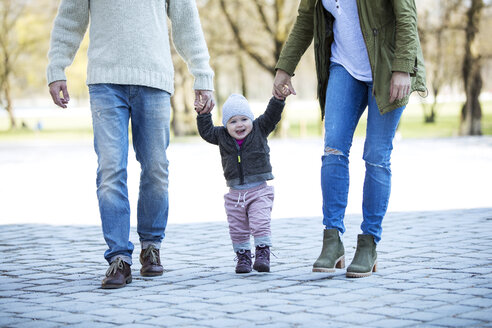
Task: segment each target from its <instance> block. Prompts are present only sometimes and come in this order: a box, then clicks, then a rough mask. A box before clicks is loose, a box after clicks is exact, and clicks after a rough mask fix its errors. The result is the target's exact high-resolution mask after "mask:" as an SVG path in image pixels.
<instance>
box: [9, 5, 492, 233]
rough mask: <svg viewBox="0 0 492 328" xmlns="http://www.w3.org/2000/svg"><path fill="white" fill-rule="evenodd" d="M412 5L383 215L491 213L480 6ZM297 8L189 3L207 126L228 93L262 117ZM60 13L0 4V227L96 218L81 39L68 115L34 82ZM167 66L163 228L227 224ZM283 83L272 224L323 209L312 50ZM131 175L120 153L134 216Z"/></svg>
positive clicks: (357, 193)
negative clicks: (414, 15) (412, 43)
mask: <svg viewBox="0 0 492 328" xmlns="http://www.w3.org/2000/svg"><path fill="white" fill-rule="evenodd" d="M416 3H417V9H418V30H419V34H420V39H421V43H422V48H423V51H424V57H425V64H426V71H427V89H428V95H427V96H426V97H421V96H422V95H419V94H417V93H414V94H412V96H411V99H410V104H409V105H408V106H407V108H406V110H405V112H404V115H403V117H402V120H401V122H400V125H399V128H398V132H397V136H396V139H395V151H394V153H393V177H394V179H393V181H394V184H393V186H394V187H393V194H392V200H391V201H390V207H389V211H416V210H441V209H454V208H479V207H490V205H492V201H490V197H489V194H490V193H489V192H488V191H487V188H488V186H490V184H491V183H492V181H491V180H492V177H491V175H490V173H489V172H490V169H489V168H488V166H490V164H491V163H492V160H491V159H492V158H491V157H492V154H491V152H490V137H487V136H488V135H492V80H491V79H490V78H489V76H490V72H491V70H492V60H491V59H492V42H490V33H489V29H490V28H489V26H490V24H491V23H492V9H491V2H490V1H483V0H465V1H464V0H435V1H424V0H418V1H416ZM298 4H299V1H294V0H255V1H253V0H243V1H232V0H208V1H207V0H198V1H197V5H198V8H199V11H200V18H201V22H202V27H203V30H204V34H205V38H206V41H207V44H208V48H209V52H210V57H211V59H210V64H211V66H212V68H213V69H214V71H215V97H216V100H217V106H216V108H215V109H214V112H213V114H214V119H215V121H216V124H220V121H221V120H220V113H221V106H222V103H223V102H224V101H225V99H226V98H227V96H228V95H229V94H230V93H232V92H238V93H242V94H244V95H246V97H247V98H248V99H249V100H250V102H251V105H252V108H253V111H254V112H255V114H256V115H258V114H260V113H261V112H262V111H263V110H264V108H265V106H266V103H267V102H268V99H269V98H270V97H271V88H272V81H273V76H274V66H275V63H276V59H277V58H278V55H279V53H280V51H281V48H282V45H283V43H284V42H285V40H286V38H287V36H288V32H289V30H290V28H291V27H292V24H293V23H294V21H295V18H296V16H297V6H298ZM58 5H59V1H49V0H38V1H29V0H1V1H0V148H1V149H0V162H1V163H0V164H1V167H2V168H1V173H0V184H1V185H2V188H0V203H2V205H1V208H2V210H1V212H0V224H8V223H23V222H27V223H30V222H34V223H48V222H49V223H56V224H96V225H97V224H99V215H98V209H97V199H96V195H95V171H96V157H95V154H94V151H93V149H92V126H91V114H90V109H89V102H88V90H87V86H86V85H85V79H86V67H87V56H86V53H87V47H88V42H89V36H88V33H87V35H86V36H85V38H84V40H83V42H82V44H81V46H80V49H79V51H78V52H77V55H76V57H75V59H74V62H73V64H72V65H71V66H70V67H69V68H67V70H66V71H67V77H68V88H69V92H70V98H71V100H70V104H69V108H68V109H59V108H56V106H55V105H54V104H53V102H52V100H51V98H50V97H49V94H48V88H47V85H46V77H45V76H46V74H45V71H46V65H47V52H48V48H49V37H50V32H51V28H52V24H53V20H54V17H55V15H56V11H57V8H58ZM173 60H174V66H175V87H176V92H175V94H174V96H173V97H172V122H171V130H172V140H171V146H170V148H169V157H170V161H171V164H170V165H171V166H170V197H171V205H170V206H171V207H170V223H185V222H197V221H211V220H217V221H225V215H224V210H223V205H222V202H223V201H222V194H223V193H224V192H225V191H226V188H225V183H224V179H223V176H222V171H221V166H220V158H219V153H218V149H216V148H215V147H214V146H212V145H208V144H207V143H205V142H204V141H202V140H201V139H200V138H199V137H198V136H197V130H196V123H195V115H196V114H195V112H194V110H193V97H194V93H193V91H192V85H193V77H192V76H191V75H190V74H189V72H188V70H187V66H186V63H184V62H183V60H182V59H181V58H180V57H179V55H177V53H175V52H173ZM293 85H294V87H295V88H296V91H297V96H291V97H289V98H288V100H287V106H286V109H285V111H284V113H283V119H282V121H281V124H280V125H279V127H278V129H277V131H276V132H275V135H274V136H272V137H271V140H270V144H271V148H272V154H271V156H272V162H273V167H274V174H275V177H276V179H275V181H274V184H275V188H276V202H275V207H274V211H273V214H272V215H273V218H286V217H314V216H320V215H321V205H320V204H321V192H320V186H319V168H320V157H321V155H322V133H323V129H322V122H321V117H320V110H319V105H318V102H317V99H316V78H315V68H314V54H313V49H312V45H311V47H310V48H309V49H308V50H307V52H306V54H305V55H304V56H303V58H302V60H301V62H300V64H299V66H298V68H297V70H296V75H295V76H294V77H293ZM424 96H425V95H424ZM364 134H365V116H363V117H362V118H361V121H360V124H359V126H358V128H357V131H356V138H355V141H354V146H353V149H352V153H351V164H350V170H351V187H350V195H349V206H348V208H347V213H360V212H361V198H362V193H361V190H362V183H363V173H364V167H363V165H364V164H363V161H362V160H361V157H362V147H363V136H364ZM470 138H471V139H470ZM484 149H485V151H484ZM130 150H131V147H130ZM451 163H452V165H451ZM138 176H139V167H138V163H137V162H136V161H135V156H134V154H133V153H132V152H130V158H129V182H128V183H129V189H130V201H131V205H132V208H136V207H135V205H136V201H137V198H138ZM409 194H410V195H411V197H410V198H409V197H408V195H409ZM135 212H136V211H133V213H132V225H134V224H136V218H135Z"/></svg>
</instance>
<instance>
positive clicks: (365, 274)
mask: <svg viewBox="0 0 492 328" xmlns="http://www.w3.org/2000/svg"><path fill="white" fill-rule="evenodd" d="M373 272H377V262H376V263H374V265H373V267H372V270H371V271H369V272H350V271H347V273H346V274H345V276H346V277H347V278H364V277H369V276H371V275H372V273H373Z"/></svg>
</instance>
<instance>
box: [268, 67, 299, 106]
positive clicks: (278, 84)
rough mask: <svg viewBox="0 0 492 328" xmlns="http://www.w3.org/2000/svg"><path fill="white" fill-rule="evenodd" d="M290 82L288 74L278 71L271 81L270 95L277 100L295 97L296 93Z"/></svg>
mask: <svg viewBox="0 0 492 328" xmlns="http://www.w3.org/2000/svg"><path fill="white" fill-rule="evenodd" d="M290 80H291V76H290V75H289V73H287V72H286V71H283V70H281V69H278V70H277V73H276V74H275V79H274V80H273V90H272V95H273V96H274V97H276V98H279V99H285V98H286V97H287V96H289V95H295V94H296V91H295V90H294V87H293V86H292V83H291V81H290Z"/></svg>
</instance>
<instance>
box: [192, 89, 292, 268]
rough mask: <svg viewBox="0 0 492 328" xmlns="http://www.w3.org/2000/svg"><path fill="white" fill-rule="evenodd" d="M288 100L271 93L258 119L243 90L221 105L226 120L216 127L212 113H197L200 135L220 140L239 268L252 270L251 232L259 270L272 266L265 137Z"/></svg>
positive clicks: (215, 141)
mask: <svg viewBox="0 0 492 328" xmlns="http://www.w3.org/2000/svg"><path fill="white" fill-rule="evenodd" d="M284 105H285V101H284V100H283V99H277V98H275V97H272V99H271V100H270V103H269V104H268V107H267V109H266V110H265V113H264V114H263V115H261V116H259V117H258V118H257V119H256V120H255V119H254V115H253V112H252V111H251V109H250V107H249V104H248V101H247V100H246V98H244V96H242V95H238V94H232V95H231V96H229V98H228V99H227V100H226V102H225V103H224V106H223V107H222V124H223V125H224V126H220V127H214V125H213V123H212V117H211V114H200V115H198V116H197V124H198V131H199V133H200V136H201V137H202V138H203V139H204V140H206V141H208V142H210V143H212V144H214V145H218V146H219V150H220V156H221V158H222V168H223V169H224V177H225V179H226V182H227V186H228V187H230V190H229V192H228V193H227V194H226V195H224V206H225V210H226V213H227V221H228V222H229V233H230V235H231V239H232V247H233V248H234V252H236V255H237V265H236V273H249V272H251V262H252V260H251V246H250V235H253V237H254V241H255V247H256V251H255V263H254V265H253V269H255V270H256V271H258V272H270V247H271V246H272V240H271V232H270V214H271V211H272V206H273V187H272V186H269V185H267V183H266V181H267V180H271V179H273V174H272V166H271V164H270V155H269V153H270V148H269V147H268V143H267V137H268V135H269V134H270V133H271V132H272V131H273V130H274V129H275V126H276V125H277V123H278V122H279V121H280V117H281V114H282V110H283V108H284Z"/></svg>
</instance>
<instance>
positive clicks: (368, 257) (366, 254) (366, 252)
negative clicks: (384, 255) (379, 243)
mask: <svg viewBox="0 0 492 328" xmlns="http://www.w3.org/2000/svg"><path fill="white" fill-rule="evenodd" d="M377 257H378V255H377V253H376V243H374V237H373V236H372V235H358V236H357V249H356V250H355V255H354V259H353V260H352V263H351V264H350V265H349V266H348V268H347V277H349V278H362V277H368V276H370V275H371V274H372V273H373V272H376V270H377Z"/></svg>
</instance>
